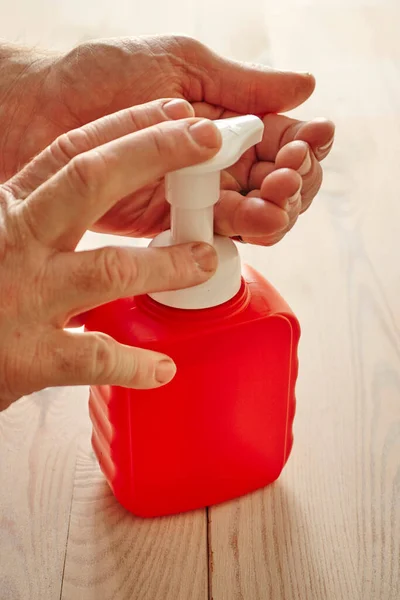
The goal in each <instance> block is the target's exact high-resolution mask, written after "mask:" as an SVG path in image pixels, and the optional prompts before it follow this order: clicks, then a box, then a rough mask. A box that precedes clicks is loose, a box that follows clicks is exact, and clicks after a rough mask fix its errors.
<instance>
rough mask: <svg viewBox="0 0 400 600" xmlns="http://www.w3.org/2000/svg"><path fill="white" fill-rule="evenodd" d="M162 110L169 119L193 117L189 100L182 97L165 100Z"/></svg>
mask: <svg viewBox="0 0 400 600" xmlns="http://www.w3.org/2000/svg"><path fill="white" fill-rule="evenodd" d="M163 111H164V113H165V114H166V115H167V117H169V118H170V119H184V118H185V117H194V109H193V107H192V105H191V104H189V102H186V100H183V99H182V98H174V100H170V101H169V102H166V103H165V104H164V106H163Z"/></svg>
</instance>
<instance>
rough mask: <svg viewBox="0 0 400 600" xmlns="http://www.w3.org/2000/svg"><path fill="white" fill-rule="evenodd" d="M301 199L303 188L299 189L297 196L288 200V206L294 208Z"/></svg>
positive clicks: (294, 195)
mask: <svg viewBox="0 0 400 600" xmlns="http://www.w3.org/2000/svg"><path fill="white" fill-rule="evenodd" d="M300 199H301V188H299V189H298V190H297V192H296V193H295V194H293V196H290V198H288V199H287V203H286V206H288V207H289V206H290V207H292V206H294V205H295V204H297V202H298V201H299V200H300Z"/></svg>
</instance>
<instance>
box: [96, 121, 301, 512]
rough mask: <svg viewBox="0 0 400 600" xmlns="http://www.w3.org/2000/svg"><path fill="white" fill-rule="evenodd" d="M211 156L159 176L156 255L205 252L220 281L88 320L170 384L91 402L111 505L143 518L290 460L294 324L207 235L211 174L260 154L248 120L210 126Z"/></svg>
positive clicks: (112, 391)
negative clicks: (161, 204)
mask: <svg viewBox="0 0 400 600" xmlns="http://www.w3.org/2000/svg"><path fill="white" fill-rule="evenodd" d="M215 123H216V125H217V126H218V128H219V129H220V131H221V134H222V139H223V143H222V147H221V150H220V151H219V152H218V154H217V155H216V156H215V157H214V158H212V159H211V160H208V161H206V162H204V163H201V164H199V165H196V166H193V167H188V168H185V169H181V170H180V171H176V172H174V173H170V174H169V175H168V176H167V180H166V188H167V200H168V202H169V204H170V205H171V230H170V231H165V232H164V233H162V234H161V235H159V236H158V237H156V238H155V239H154V240H153V241H152V242H151V244H152V245H153V246H168V245H171V244H178V243H183V242H196V241H203V242H208V243H211V244H213V245H214V247H215V249H216V251H217V253H218V258H219V263H218V269H217V271H216V273H215V274H214V275H213V276H212V277H211V279H210V280H209V281H207V282H205V283H203V284H201V285H198V286H195V287H192V288H189V289H185V290H178V291H168V292H161V293H155V294H152V295H151V296H139V297H132V298H125V299H122V300H118V301H115V302H112V303H110V304H106V305H103V306H101V307H99V308H98V309H96V310H94V311H93V312H92V313H91V316H90V318H89V320H88V321H87V324H86V328H87V329H88V330H93V331H102V332H105V333H107V334H109V335H111V336H112V337H114V338H115V339H116V340H118V341H119V342H122V343H124V344H128V345H131V346H140V347H142V348H149V349H152V350H156V351H159V352H163V353H165V354H167V355H169V356H170V357H171V358H172V359H173V360H174V361H175V363H176V365H177V373H176V376H175V378H174V379H173V380H172V381H171V382H170V383H169V384H167V385H166V386H164V387H161V388H158V389H155V390H131V389H126V388H121V387H110V386H97V387H92V388H91V391H90V400H89V409H90V416H91V420H92V423H93V435H92V444H93V448H94V451H95V453H96V455H97V458H98V461H99V463H100V466H101V468H102V470H103V472H104V474H105V477H106V478H107V480H108V482H109V484H110V486H111V488H112V490H113V492H114V494H115V496H116V498H117V499H118V500H119V501H120V502H121V504H122V505H123V506H125V507H126V508H127V509H128V510H130V511H131V512H133V513H134V514H136V515H139V516H144V517H151V516H161V515H167V514H173V513H179V512H184V511H188V510H192V509H196V508H199V507H205V506H210V505H212V504H217V503H220V502H224V501H226V500H229V499H231V498H235V497H238V496H241V495H243V494H246V493H248V492H251V491H253V490H256V489H258V488H261V487H264V486H266V485H267V484H269V483H271V482H272V481H274V480H275V479H276V478H277V477H278V476H279V474H280V472H281V470H282V468H283V466H284V465H285V463H286V461H287V459H288V456H289V453H290V451H291V448H292V423H293V417H294V412H295V395H294V390H295V382H296V377H297V345H298V340H299V336H300V328H299V324H298V321H297V319H296V317H295V316H294V315H293V313H292V312H291V310H290V308H289V307H288V306H287V304H286V303H285V301H284V300H283V299H282V298H281V296H280V295H279V294H278V293H277V292H276V291H275V289H274V288H273V287H272V286H271V285H270V284H269V283H268V282H267V281H266V280H265V279H264V278H263V277H262V276H261V275H260V274H259V273H257V272H256V271H255V270H254V269H252V268H251V267H247V266H245V267H243V269H242V268H241V264H240V257H239V253H238V250H237V247H236V245H235V243H234V242H233V241H232V240H230V239H229V238H225V237H222V236H218V235H214V233H213V229H214V228H213V207H214V204H215V203H216V202H217V200H218V198H219V195H220V171H221V170H222V169H225V168H227V167H229V166H230V165H232V164H234V163H235V162H236V161H237V160H238V159H239V158H240V156H241V155H242V154H243V153H244V152H245V151H246V150H247V149H248V148H250V147H251V146H253V145H255V144H257V143H259V142H260V141H261V138H262V134H263V123H262V121H261V120H260V119H258V118H257V117H255V116H252V115H247V116H243V117H234V118H231V119H224V120H220V121H216V122H215Z"/></svg>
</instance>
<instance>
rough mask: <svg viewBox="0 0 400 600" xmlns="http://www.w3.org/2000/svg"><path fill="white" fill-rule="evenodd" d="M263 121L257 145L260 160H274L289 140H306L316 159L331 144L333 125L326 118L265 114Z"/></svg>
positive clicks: (324, 154) (325, 154) (322, 154)
mask: <svg viewBox="0 0 400 600" xmlns="http://www.w3.org/2000/svg"><path fill="white" fill-rule="evenodd" d="M263 121H264V127H265V128H264V136H263V140H262V142H261V143H260V144H258V145H257V157H258V159H259V160H260V161H275V158H276V155H277V154H278V152H279V150H280V149H281V148H283V146H285V145H286V144H288V143H289V142H292V141H294V140H302V141H304V142H307V143H308V144H309V146H310V148H311V150H312V151H313V152H314V154H315V156H316V157H317V159H318V160H322V159H323V158H325V157H326V156H327V154H328V153H329V150H330V148H331V147H332V145H333V138H334V133H335V125H334V124H333V123H332V121H329V120H328V119H322V118H321V119H314V120H312V121H308V122H304V121H297V120H295V119H290V118H289V117H285V116H283V115H267V116H266V117H264V119H263Z"/></svg>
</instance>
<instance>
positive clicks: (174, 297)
mask: <svg viewBox="0 0 400 600" xmlns="http://www.w3.org/2000/svg"><path fill="white" fill-rule="evenodd" d="M214 124H215V125H216V126H217V127H218V129H219V130H220V132H221V136H222V146H221V149H220V150H219V152H218V153H217V154H216V155H215V156H214V157H213V158H211V159H210V160H207V161H206V162H203V163H200V164H198V165H194V166H192V167H187V168H185V169H180V170H179V171H174V172H173V173H169V174H168V175H167V177H166V196H167V200H168V202H169V204H171V230H170V231H165V232H164V233H162V234H161V235H159V236H157V237H156V238H155V239H154V240H153V241H152V242H151V245H152V246H170V245H172V244H180V243H184V242H207V243H209V244H213V245H214V247H215V249H216V251H217V254H218V259H219V263H218V269H217V272H216V273H215V274H214V275H213V276H212V277H211V279H210V280H209V281H207V282H205V283H202V284H201V285H198V286H195V287H192V288H188V289H184V290H176V291H172V292H158V293H155V294H151V297H152V298H154V299H155V300H157V301H158V302H160V303H162V304H166V305H167V306H172V307H175V308H187V309H196V308H209V307H211V306H217V305H219V304H222V303H223V302H227V301H228V300H230V299H231V298H233V296H234V295H235V294H236V293H237V292H238V291H239V289H240V282H241V265H240V258H239V253H238V251H237V248H236V246H235V244H234V243H233V242H232V240H230V239H229V238H225V237H222V236H217V235H214V218H213V213H214V204H215V203H216V202H217V201H218V199H219V195H220V172H221V170H222V169H226V168H227V167H229V166H231V165H232V164H234V163H235V162H237V161H238V160H239V158H240V157H241V156H242V154H243V153H244V152H245V151H246V150H248V149H249V148H251V147H252V146H254V145H255V144H258V143H259V142H260V141H261V139H262V135H263V131H264V124H263V122H262V121H261V119H259V118H258V117H256V116H253V115H245V116H243V117H233V118H231V119H221V120H218V121H214Z"/></svg>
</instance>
